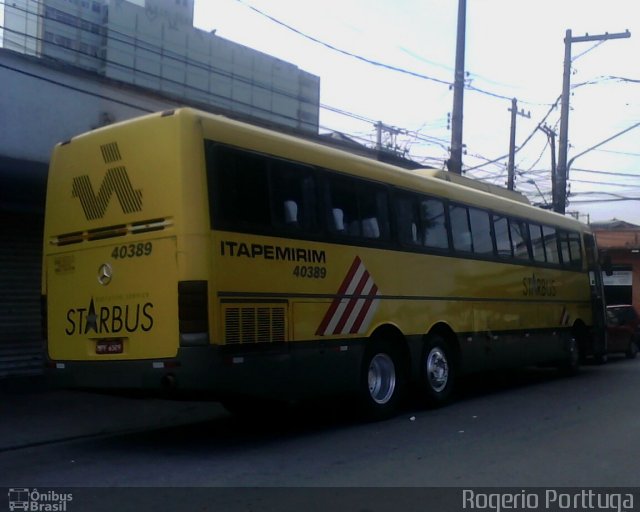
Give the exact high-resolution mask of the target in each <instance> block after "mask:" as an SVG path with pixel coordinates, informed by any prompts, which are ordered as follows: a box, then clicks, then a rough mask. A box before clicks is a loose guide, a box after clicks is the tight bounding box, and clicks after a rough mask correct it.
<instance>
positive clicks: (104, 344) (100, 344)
mask: <svg viewBox="0 0 640 512" xmlns="http://www.w3.org/2000/svg"><path fill="white" fill-rule="evenodd" d="M123 351H124V340H98V341H96V354H99V355H103V354H122V352H123Z"/></svg>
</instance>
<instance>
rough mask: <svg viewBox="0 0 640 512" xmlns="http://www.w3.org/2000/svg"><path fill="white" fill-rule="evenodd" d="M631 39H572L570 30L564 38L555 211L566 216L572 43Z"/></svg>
mask: <svg viewBox="0 0 640 512" xmlns="http://www.w3.org/2000/svg"><path fill="white" fill-rule="evenodd" d="M628 37H631V33H630V32H629V31H628V30H627V31H626V32H622V33H618V34H609V33H608V32H607V33H605V34H601V35H597V36H590V35H589V34H586V35H584V36H580V37H572V35H571V30H570V29H568V30H567V32H566V34H565V38H564V73H563V76H562V101H561V107H560V141H559V147H558V170H557V173H558V190H557V201H556V202H554V204H553V209H554V211H556V212H558V213H562V214H564V212H565V209H566V205H567V149H568V133H569V93H570V87H571V43H584V42H588V41H605V40H607V39H622V38H628Z"/></svg>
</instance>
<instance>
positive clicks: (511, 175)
mask: <svg viewBox="0 0 640 512" xmlns="http://www.w3.org/2000/svg"><path fill="white" fill-rule="evenodd" d="M509 112H511V136H510V138H509V165H508V168H507V176H508V178H507V189H509V190H513V189H514V182H515V174H516V173H515V158H516V116H522V117H526V118H529V119H531V112H525V111H524V109H523V110H521V111H520V112H518V100H517V99H516V98H513V99H512V100H511V108H510V109H509Z"/></svg>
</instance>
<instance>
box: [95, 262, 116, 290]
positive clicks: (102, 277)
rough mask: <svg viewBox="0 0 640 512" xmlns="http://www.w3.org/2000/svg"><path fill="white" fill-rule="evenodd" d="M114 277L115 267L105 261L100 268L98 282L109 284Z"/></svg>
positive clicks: (103, 284) (104, 284)
mask: <svg viewBox="0 0 640 512" xmlns="http://www.w3.org/2000/svg"><path fill="white" fill-rule="evenodd" d="M112 277H113V268H112V267H111V265H109V264H108V263H103V264H102V265H100V268H99V269H98V282H99V283H100V284H101V285H102V286H107V285H108V284H109V283H110V282H111V278H112Z"/></svg>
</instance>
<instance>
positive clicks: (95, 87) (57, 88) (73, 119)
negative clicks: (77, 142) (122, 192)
mask: <svg viewBox="0 0 640 512" xmlns="http://www.w3.org/2000/svg"><path fill="white" fill-rule="evenodd" d="M0 83H1V84H2V90H3V92H2V94H0V112H2V122H1V123H0V155H3V156H5V157H10V158H14V159H22V160H27V161H36V162H48V161H49V156H50V153H51V150H52V148H53V146H54V145H55V144H56V143H57V142H60V141H63V140H66V139H68V138H70V137H72V136H74V135H77V134H79V133H82V132H85V131H87V130H91V129H93V128H96V127H98V126H101V125H103V124H106V122H114V121H121V120H124V119H130V118H132V117H136V116H140V115H143V114H145V113H149V112H156V111H161V110H165V109H167V108H172V107H175V106H177V105H179V104H180V102H179V101H172V100H170V99H166V98H164V99H163V98H160V97H159V96H153V95H150V94H149V93H148V92H147V91H139V90H135V89H134V88H130V87H126V86H123V85H122V84H118V83H116V82H113V81H109V80H105V79H102V78H100V77H98V76H96V75H92V74H91V73H88V72H87V73H85V72H82V71H79V70H77V69H73V68H71V67H69V68H65V67H61V66H59V65H57V66H49V65H45V64H44V63H43V62H42V61H41V60H40V59H36V58H31V57H25V56H23V55H19V54H16V53H14V52H10V51H7V50H2V49H0Z"/></svg>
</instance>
